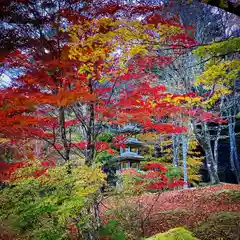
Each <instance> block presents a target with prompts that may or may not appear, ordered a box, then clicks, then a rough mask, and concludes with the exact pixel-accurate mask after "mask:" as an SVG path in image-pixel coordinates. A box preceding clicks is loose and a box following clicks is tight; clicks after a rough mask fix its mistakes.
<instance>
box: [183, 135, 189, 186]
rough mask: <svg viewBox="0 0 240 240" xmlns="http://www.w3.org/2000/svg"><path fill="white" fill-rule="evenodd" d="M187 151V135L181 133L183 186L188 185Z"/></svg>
mask: <svg viewBox="0 0 240 240" xmlns="http://www.w3.org/2000/svg"><path fill="white" fill-rule="evenodd" d="M187 152H188V137H187V136H186V135H185V134H182V154H183V179H184V188H187V187H188V173H187Z"/></svg>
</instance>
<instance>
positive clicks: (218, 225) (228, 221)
mask: <svg viewBox="0 0 240 240" xmlns="http://www.w3.org/2000/svg"><path fill="white" fill-rule="evenodd" d="M193 232H194V233H195V235H196V236H197V237H199V238H200V239H203V240H205V239H206V240H207V239H211V240H214V239H222V240H224V239H226V240H227V239H239V236H240V235H239V233H240V213H238V212H220V213H216V214H213V215H212V216H210V217H209V219H208V220H207V221H204V222H201V223H199V224H198V225H197V227H195V229H194V230H193Z"/></svg>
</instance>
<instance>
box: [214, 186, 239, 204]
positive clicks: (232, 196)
mask: <svg viewBox="0 0 240 240" xmlns="http://www.w3.org/2000/svg"><path fill="white" fill-rule="evenodd" d="M221 194H225V195H226V197H225V198H227V200H229V201H234V202H235V201H240V191H238V190H232V189H224V190H221V191H218V192H216V196H217V197H219V196H220V195H221Z"/></svg>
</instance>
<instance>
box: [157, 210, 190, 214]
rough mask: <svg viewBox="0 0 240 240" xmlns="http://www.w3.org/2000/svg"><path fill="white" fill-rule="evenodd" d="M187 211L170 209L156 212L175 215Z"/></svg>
mask: <svg viewBox="0 0 240 240" xmlns="http://www.w3.org/2000/svg"><path fill="white" fill-rule="evenodd" d="M187 212H188V210H187V209H171V210H167V211H161V212H158V213H160V214H175V213H187Z"/></svg>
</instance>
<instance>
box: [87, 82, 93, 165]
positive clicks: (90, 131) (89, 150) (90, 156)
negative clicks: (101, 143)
mask: <svg viewBox="0 0 240 240" xmlns="http://www.w3.org/2000/svg"><path fill="white" fill-rule="evenodd" d="M88 88H89V91H90V93H93V86H92V81H91V80H89V83H88ZM94 120H95V110H94V103H91V104H90V105H89V124H88V128H87V154H86V164H87V165H88V166H91V165H92V163H93V158H94V151H95V145H94V136H95V125H94Z"/></svg>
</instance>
